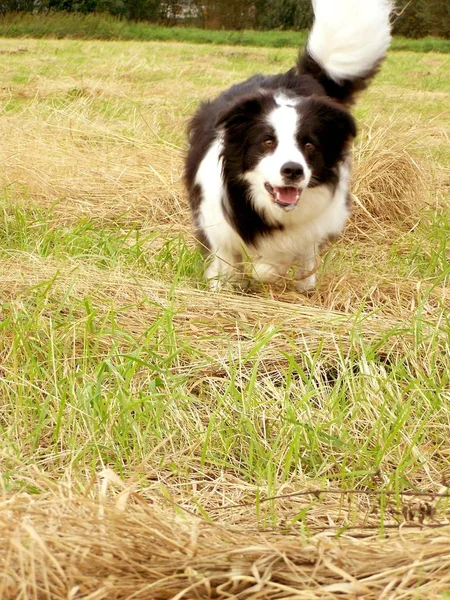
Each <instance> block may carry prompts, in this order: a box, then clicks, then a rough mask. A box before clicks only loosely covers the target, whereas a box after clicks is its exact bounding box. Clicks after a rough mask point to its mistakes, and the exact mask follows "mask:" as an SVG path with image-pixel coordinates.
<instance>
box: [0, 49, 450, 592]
mask: <svg viewBox="0 0 450 600" xmlns="http://www.w3.org/2000/svg"><path fill="white" fill-rule="evenodd" d="M0 54H2V60H1V62H0V69H1V82H2V84H1V90H0V93H1V100H2V118H1V120H0V128H1V137H2V144H1V147H0V156H1V164H2V169H1V174H0V189H1V197H0V203H1V204H0V207H1V213H0V237H1V243H0V269H1V278H0V290H1V321H0V326H1V337H0V352H1V363H0V378H1V387H0V460H1V462H0V474H1V478H0V482H1V489H2V503H1V504H0V537H1V539H2V543H1V544H0V565H1V568H0V572H1V573H2V575H0V597H1V598H6V599H11V600H16V599H26V598H39V599H40V598H51V599H60V598H61V599H62V598H71V599H76V598H89V599H91V600H94V599H96V600H101V599H108V600H109V599H115V598H117V599H119V598H120V599H125V598H197V597H198V598H205V597H218V598H225V597H229V598H305V599H314V598H334V597H336V594H340V595H343V596H344V597H348V598H355V597H364V598H368V599H372V598H373V599H375V598H377V599H378V598H384V599H386V600H387V599H388V598H389V599H392V598H402V599H409V598H411V599H413V598H427V599H433V598H440V599H443V598H447V597H449V595H448V593H449V591H450V526H448V525H447V523H448V519H449V517H450V505H449V499H450V490H449V489H448V488H449V485H450V462H449V459H450V444H449V439H450V404H449V400H450V353H449V349H450V348H449V347H450V333H449V332H450V330H449V317H448V310H449V305H450V292H449V276H450V266H449V262H448V259H449V248H448V239H449V230H450V207H449V205H448V194H449V191H450V151H449V131H450V114H449V110H448V106H449V94H450V79H449V77H448V73H449V71H450V56H449V55H448V54H438V53H433V52H430V53H427V54H421V53H417V52H402V51H396V52H392V53H391V54H390V56H389V58H388V60H387V62H386V63H385V65H384V66H383V69H382V71H381V73H380V74H379V76H378V78H377V80H376V83H374V85H373V86H372V87H371V88H370V90H369V91H368V93H366V94H365V95H364V96H363V97H362V98H361V100H360V102H359V103H358V106H357V108H356V114H357V117H358V120H359V124H360V134H359V137H358V140H357V142H356V144H355V149H354V161H355V172H354V181H353V196H354V199H353V200H354V215H353V217H352V220H351V222H350V224H349V226H348V228H347V230H346V233H345V235H344V236H343V238H342V239H341V240H339V241H338V242H336V243H334V244H333V245H330V246H329V248H328V249H326V250H325V251H324V253H323V256H322V260H321V266H320V273H319V285H318V290H317V292H315V293H314V294H311V295H309V296H299V295H298V294H296V293H295V292H294V291H293V289H292V287H291V286H290V285H289V281H287V282H286V284H285V285H284V286H278V287H274V288H264V287H262V286H259V287H258V286H257V287H256V288H255V289H253V290H252V291H250V292H249V293H248V294H242V293H237V292H236V293H231V292H229V293H221V294H210V293H209V292H207V291H206V289H205V286H204V284H203V282H202V268H203V267H202V258H201V255H200V253H199V251H198V250H197V248H196V246H195V244H194V241H193V239H192V236H191V232H190V217H189V211H188V209H187V199H186V195H185V193H184V191H183V185H182V161H183V155H184V150H185V128H186V124H187V120H188V118H189V116H190V115H192V113H193V111H194V110H195V107H196V105H197V103H198V101H199V100H200V99H202V98H207V97H210V96H211V95H214V94H216V93H217V92H218V91H219V90H221V89H222V88H223V87H224V86H226V85H229V84H231V83H233V82H235V81H238V80H240V79H241V78H243V77H246V76H248V75H250V74H252V73H254V72H258V71H264V72H269V73H270V72H279V71H282V70H284V69H287V68H289V67H290V66H291V65H292V64H293V60H294V57H295V54H296V51H295V49H294V48H258V47H245V48H244V47H240V46H213V45H199V44H196V45H194V44H186V43H185V44H181V43H169V42H166V43H163V42H125V41H109V42H105V41H80V40H36V39H6V38H3V39H1V40H0ZM339 597H340V596H339Z"/></svg>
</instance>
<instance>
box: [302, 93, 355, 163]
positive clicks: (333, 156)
mask: <svg viewBox="0 0 450 600" xmlns="http://www.w3.org/2000/svg"><path fill="white" fill-rule="evenodd" d="M301 106H302V116H301V118H300V129H301V132H302V134H303V136H305V137H312V138H313V139H315V140H317V142H318V145H319V147H320V149H321V155H322V157H323V159H324V161H325V164H326V165H328V166H331V165H333V164H335V163H336V161H338V160H340V159H341V158H342V156H343V155H344V154H345V152H346V151H347V150H348V148H349V146H350V144H351V143H352V142H353V139H354V138H355V136H356V123H355V120H354V118H353V117H352V115H351V114H350V113H349V112H348V110H346V109H345V108H344V107H343V106H342V105H340V104H338V103H337V102H333V101H332V100H329V99H328V98H322V97H310V98H308V99H306V100H305V101H304V103H303V104H302V105H301Z"/></svg>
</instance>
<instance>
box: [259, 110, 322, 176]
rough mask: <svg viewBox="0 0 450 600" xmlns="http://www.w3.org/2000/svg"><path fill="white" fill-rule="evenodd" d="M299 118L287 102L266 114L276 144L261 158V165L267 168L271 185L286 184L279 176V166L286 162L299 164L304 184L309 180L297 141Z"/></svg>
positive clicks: (307, 168)
mask: <svg viewBox="0 0 450 600" xmlns="http://www.w3.org/2000/svg"><path fill="white" fill-rule="evenodd" d="M287 100H289V99H287ZM299 118H300V117H299V114H298V112H297V111H296V109H295V108H294V106H292V105H288V104H282V105H281V106H277V107H276V108H274V109H273V110H272V111H271V112H270V113H269V114H268V115H267V122H268V123H269V124H270V125H271V126H272V127H273V129H274V132H275V137H276V142H277V146H276V148H275V150H274V152H273V153H271V154H268V155H267V156H266V157H264V158H263V160H262V161H261V166H263V167H264V168H267V174H268V175H269V178H268V179H267V181H268V182H269V183H271V184H272V185H280V186H282V185H286V183H284V182H283V179H282V176H281V168H282V167H283V165H284V164H285V163H287V162H295V163H299V164H301V165H302V167H303V169H304V173H305V179H306V180H307V181H306V184H307V183H308V181H309V178H310V175H311V171H310V169H309V167H308V165H307V163H306V159H305V157H304V156H303V154H302V152H301V150H300V148H299V147H298V143H297V130H298V125H299Z"/></svg>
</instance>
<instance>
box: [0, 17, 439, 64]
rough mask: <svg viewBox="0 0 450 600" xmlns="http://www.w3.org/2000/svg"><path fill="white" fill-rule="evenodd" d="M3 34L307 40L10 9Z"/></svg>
mask: <svg viewBox="0 0 450 600" xmlns="http://www.w3.org/2000/svg"><path fill="white" fill-rule="evenodd" d="M0 36H3V37H19V38H21V37H33V38H42V37H44V38H58V39H61V38H72V39H100V40H135V41H137V40H140V41H164V42H186V43H191V44H219V45H227V46H261V47H266V48H285V47H294V48H298V47H299V46H300V45H302V44H304V42H305V41H306V32H305V31H279V30H277V31H252V30H241V31H227V30H207V29H200V28H196V27H163V26H158V25H155V24H152V23H135V22H131V21H125V20H121V19H118V18H116V17H112V16H111V15H106V14H105V15H102V14H100V15H98V14H87V15H83V14H81V13H51V14H47V15H43V14H39V15H33V14H27V13H25V14H14V13H8V14H6V15H5V16H3V17H2V18H1V19H0ZM392 49H393V50H404V51H409V52H442V53H447V54H448V53H449V52H450V40H446V39H443V38H438V37H431V36H428V37H425V38H421V39H417V40H416V39H408V38H404V37H400V36H397V37H396V38H395V39H394V41H393V44H392Z"/></svg>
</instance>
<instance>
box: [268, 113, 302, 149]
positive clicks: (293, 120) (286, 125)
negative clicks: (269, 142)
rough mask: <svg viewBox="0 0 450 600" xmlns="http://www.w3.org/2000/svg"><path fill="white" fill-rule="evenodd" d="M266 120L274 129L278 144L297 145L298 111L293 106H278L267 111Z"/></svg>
mask: <svg viewBox="0 0 450 600" xmlns="http://www.w3.org/2000/svg"><path fill="white" fill-rule="evenodd" d="M267 120H268V122H269V123H270V125H272V127H273V128H274V129H275V134H276V136H277V142H278V145H279V146H280V145H285V146H287V145H290V146H291V147H292V146H295V147H296V146H297V143H296V133H297V126H298V113H297V111H296V110H295V108H294V107H293V106H286V105H282V106H278V107H277V108H275V109H274V110H273V111H272V112H270V113H269V115H268V117H267ZM297 151H298V149H297Z"/></svg>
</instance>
